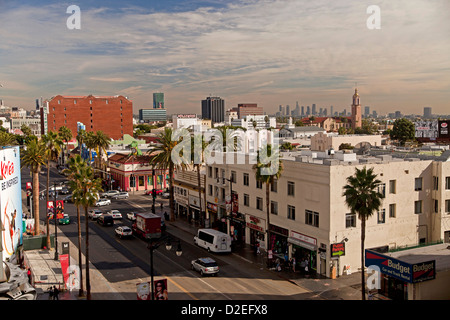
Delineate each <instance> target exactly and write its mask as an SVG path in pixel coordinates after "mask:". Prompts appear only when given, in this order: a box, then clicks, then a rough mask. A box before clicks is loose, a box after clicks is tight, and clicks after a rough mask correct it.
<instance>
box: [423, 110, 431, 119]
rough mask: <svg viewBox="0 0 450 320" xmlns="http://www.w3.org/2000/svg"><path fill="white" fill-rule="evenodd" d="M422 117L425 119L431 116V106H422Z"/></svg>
mask: <svg viewBox="0 0 450 320" xmlns="http://www.w3.org/2000/svg"><path fill="white" fill-rule="evenodd" d="M423 117H424V118H425V119H431V118H432V117H433V113H432V111H431V107H424V108H423Z"/></svg>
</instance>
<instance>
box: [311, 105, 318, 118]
mask: <svg viewBox="0 0 450 320" xmlns="http://www.w3.org/2000/svg"><path fill="white" fill-rule="evenodd" d="M311 112H312V115H313V116H315V115H316V114H317V112H316V104H315V103H313V104H312V108H311Z"/></svg>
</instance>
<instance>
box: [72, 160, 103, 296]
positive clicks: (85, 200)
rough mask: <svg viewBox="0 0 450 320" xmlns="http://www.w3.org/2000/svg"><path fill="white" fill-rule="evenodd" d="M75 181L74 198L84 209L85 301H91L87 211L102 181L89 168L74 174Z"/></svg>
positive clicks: (95, 199) (97, 196)
mask: <svg viewBox="0 0 450 320" xmlns="http://www.w3.org/2000/svg"><path fill="white" fill-rule="evenodd" d="M75 176H76V180H78V181H79V182H78V183H77V184H73V187H75V188H76V189H74V193H75V197H76V198H77V199H78V201H79V204H80V205H81V206H82V207H83V208H84V216H85V218H84V219H85V224H86V237H85V239H86V253H85V257H86V299H87V300H91V283H90V275H89V217H88V210H89V207H92V206H93V205H94V204H95V202H96V201H97V200H98V198H99V194H100V192H102V191H103V190H102V187H101V185H102V181H101V179H99V178H95V175H94V169H93V168H92V167H90V166H85V167H84V166H83V168H80V170H79V172H78V173H76V175H75Z"/></svg>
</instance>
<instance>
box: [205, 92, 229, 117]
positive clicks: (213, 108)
mask: <svg viewBox="0 0 450 320" xmlns="http://www.w3.org/2000/svg"><path fill="white" fill-rule="evenodd" d="M202 118H203V119H210V120H211V121H212V122H224V120H225V100H223V99H222V98H220V97H207V98H206V99H205V100H202Z"/></svg>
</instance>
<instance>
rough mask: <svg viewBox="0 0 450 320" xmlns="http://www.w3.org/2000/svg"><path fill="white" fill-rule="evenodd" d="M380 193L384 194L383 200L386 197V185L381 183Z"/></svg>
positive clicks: (379, 186)
mask: <svg viewBox="0 0 450 320" xmlns="http://www.w3.org/2000/svg"><path fill="white" fill-rule="evenodd" d="M378 192H379V193H381V194H382V196H383V198H385V197H386V183H380V184H379V185H378Z"/></svg>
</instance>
